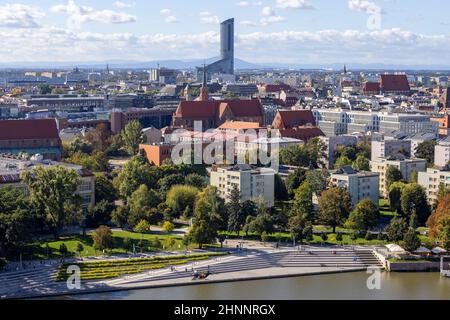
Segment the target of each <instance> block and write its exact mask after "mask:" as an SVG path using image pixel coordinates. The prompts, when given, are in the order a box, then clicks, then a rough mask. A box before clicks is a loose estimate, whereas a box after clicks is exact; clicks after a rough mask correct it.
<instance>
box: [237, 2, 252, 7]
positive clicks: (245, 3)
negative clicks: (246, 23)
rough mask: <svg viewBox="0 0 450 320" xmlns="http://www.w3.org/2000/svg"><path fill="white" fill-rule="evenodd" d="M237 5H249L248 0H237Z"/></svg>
mask: <svg viewBox="0 0 450 320" xmlns="http://www.w3.org/2000/svg"><path fill="white" fill-rule="evenodd" d="M237 5H238V6H239V7H250V2H248V1H239V2H238V3H237Z"/></svg>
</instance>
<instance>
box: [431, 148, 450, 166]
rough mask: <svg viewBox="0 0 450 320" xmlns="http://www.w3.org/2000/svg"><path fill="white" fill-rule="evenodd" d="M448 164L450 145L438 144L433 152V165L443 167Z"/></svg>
mask: <svg viewBox="0 0 450 320" xmlns="http://www.w3.org/2000/svg"><path fill="white" fill-rule="evenodd" d="M449 163H450V143H446V144H438V145H437V146H436V147H435V151H434V164H435V165H436V166H437V167H441V168H443V167H445V166H447V164H449Z"/></svg>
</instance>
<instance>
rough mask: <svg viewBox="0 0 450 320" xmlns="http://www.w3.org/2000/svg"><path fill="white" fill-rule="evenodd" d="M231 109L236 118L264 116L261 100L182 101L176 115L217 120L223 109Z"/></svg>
mask: <svg viewBox="0 0 450 320" xmlns="http://www.w3.org/2000/svg"><path fill="white" fill-rule="evenodd" d="M227 106H228V107H229V108H230V109H231V112H232V113H233V115H234V116H236V117H254V116H260V117H262V116H263V114H264V111H263V108H262V105H261V102H260V101H259V100H229V101H227V100H224V101H182V102H181V103H180V105H179V106H178V109H177V111H176V113H175V116H176V117H183V118H188V119H202V118H214V119H217V118H218V116H219V112H220V109H221V107H223V108H225V107H227Z"/></svg>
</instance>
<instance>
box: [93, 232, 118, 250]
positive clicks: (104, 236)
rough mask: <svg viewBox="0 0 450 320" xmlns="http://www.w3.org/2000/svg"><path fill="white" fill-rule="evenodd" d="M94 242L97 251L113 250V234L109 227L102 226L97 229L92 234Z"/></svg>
mask: <svg viewBox="0 0 450 320" xmlns="http://www.w3.org/2000/svg"><path fill="white" fill-rule="evenodd" d="M92 240H93V241H94V248H95V249H98V250H105V249H112V248H113V243H114V241H113V234H112V231H111V229H110V228H108V227H107V226H100V227H99V228H98V229H96V230H95V231H94V233H93V234H92Z"/></svg>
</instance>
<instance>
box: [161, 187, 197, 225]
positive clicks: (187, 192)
mask: <svg viewBox="0 0 450 320" xmlns="http://www.w3.org/2000/svg"><path fill="white" fill-rule="evenodd" d="M198 193H199V190H198V189H197V188H196V187H193V186H187V185H176V186H173V187H172V188H171V189H170V190H169V192H168V193H167V196H166V205H167V206H168V207H169V208H171V209H172V211H173V212H174V213H175V216H177V217H179V216H181V215H182V213H183V211H184V210H185V209H186V208H190V209H193V208H194V204H195V199H196V197H197V195H198ZM189 211H190V212H191V210H189Z"/></svg>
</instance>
